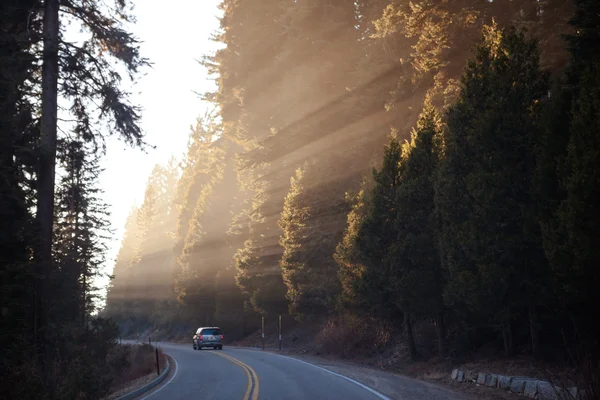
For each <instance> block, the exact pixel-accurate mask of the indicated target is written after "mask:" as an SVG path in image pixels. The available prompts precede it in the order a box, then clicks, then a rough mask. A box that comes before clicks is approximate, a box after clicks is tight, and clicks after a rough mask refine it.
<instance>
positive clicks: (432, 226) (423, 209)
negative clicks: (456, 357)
mask: <svg viewBox="0 0 600 400" xmlns="http://www.w3.org/2000/svg"><path fill="white" fill-rule="evenodd" d="M411 136H412V138H411V142H410V143H407V144H406V145H405V147H404V154H403V158H404V161H403V171H402V185H400V187H399V188H398V190H397V197H396V207H397V217H396V229H397V231H398V238H397V241H396V243H395V244H394V245H393V248H392V249H391V252H390V255H389V258H388V259H387V262H388V263H389V264H390V268H391V279H392V284H393V286H394V288H395V289H394V292H395V293H396V296H397V298H398V303H399V304H401V309H402V310H403V311H404V312H406V313H411V314H414V315H421V316H426V317H431V318H433V319H434V320H435V323H436V328H437V332H438V347H439V354H440V356H443V355H444V338H445V329H444V311H445V307H444V304H443V299H442V294H443V289H444V287H445V273H444V271H443V270H442V266H441V260H440V257H439V242H438V228H439V227H438V225H437V221H436V213H435V204H434V186H433V182H434V178H435V172H436V168H437V165H438V158H439V153H440V150H441V138H442V123H441V119H440V116H439V115H438V114H437V111H436V110H435V108H434V107H433V106H432V105H431V103H430V102H429V100H428V101H426V103H425V107H424V109H423V112H422V114H421V116H420V118H419V121H418V123H417V127H416V129H413V132H412V135H411Z"/></svg>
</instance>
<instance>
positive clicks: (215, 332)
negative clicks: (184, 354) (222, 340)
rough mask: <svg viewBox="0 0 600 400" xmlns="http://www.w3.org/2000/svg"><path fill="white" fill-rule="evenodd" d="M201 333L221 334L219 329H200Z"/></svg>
mask: <svg viewBox="0 0 600 400" xmlns="http://www.w3.org/2000/svg"><path fill="white" fill-rule="evenodd" d="M202 334H203V335H212V336H218V335H220V334H221V330H220V329H202Z"/></svg>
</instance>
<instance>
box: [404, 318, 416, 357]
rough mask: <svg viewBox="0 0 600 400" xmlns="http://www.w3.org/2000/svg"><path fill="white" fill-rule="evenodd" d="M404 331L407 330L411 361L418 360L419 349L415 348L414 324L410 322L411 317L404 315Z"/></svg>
mask: <svg viewBox="0 0 600 400" xmlns="http://www.w3.org/2000/svg"><path fill="white" fill-rule="evenodd" d="M404 329H405V330H406V342H407V344H408V353H409V354H410V358H411V359H413V360H414V359H416V358H417V347H416V346H415V337H414V335H413V329H412V322H411V321H410V315H409V314H408V313H404Z"/></svg>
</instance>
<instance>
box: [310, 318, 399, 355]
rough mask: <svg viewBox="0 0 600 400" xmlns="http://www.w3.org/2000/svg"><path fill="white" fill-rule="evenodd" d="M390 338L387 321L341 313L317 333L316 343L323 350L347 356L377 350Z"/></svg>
mask: <svg viewBox="0 0 600 400" xmlns="http://www.w3.org/2000/svg"><path fill="white" fill-rule="evenodd" d="M391 338H392V329H391V326H390V325H389V324H388V323H385V322H382V321H379V320H376V319H374V318H360V317H357V316H353V315H342V316H337V317H333V318H330V319H329V320H328V321H327V323H326V324H325V326H324V327H323V329H322V330H321V332H319V334H318V335H317V344H319V345H320V346H321V347H322V349H323V351H325V352H327V353H331V354H335V355H338V356H341V357H348V356H349V355H350V354H353V353H355V352H357V351H367V352H373V351H376V352H379V351H382V350H383V349H384V348H386V347H387V346H388V345H389V344H390V342H391Z"/></svg>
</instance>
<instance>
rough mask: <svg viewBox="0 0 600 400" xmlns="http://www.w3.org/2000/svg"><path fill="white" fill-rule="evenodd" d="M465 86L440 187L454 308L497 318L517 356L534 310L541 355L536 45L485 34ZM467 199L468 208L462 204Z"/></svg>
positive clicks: (509, 34) (540, 86)
mask: <svg viewBox="0 0 600 400" xmlns="http://www.w3.org/2000/svg"><path fill="white" fill-rule="evenodd" d="M462 82H463V89H462V90H461V96H460V98H459V100H458V102H457V104H456V105H455V106H453V107H452V108H451V109H450V111H449V116H448V128H449V129H448V135H447V137H446V138H445V142H446V144H447V148H446V153H445V157H446V158H447V160H446V161H445V162H444V163H443V164H442V166H441V174H440V180H439V184H438V199H439V201H438V204H439V210H440V214H441V219H442V223H443V226H444V229H447V233H446V234H445V235H447V234H451V235H453V236H454V237H455V239H453V240H452V242H447V243H445V244H444V245H443V247H445V248H442V252H443V254H444V258H445V260H444V262H445V265H446V267H447V268H448V269H449V271H450V276H451V279H450V283H449V286H448V288H447V291H446V296H447V301H448V303H449V304H454V303H455V302H462V303H463V304H464V305H465V306H466V307H471V310H472V312H474V313H483V314H482V315H487V316H494V317H495V318H496V321H498V322H499V323H500V325H501V326H502V331H503V335H504V339H505V348H506V351H507V352H509V353H512V352H513V351H514V340H513V336H512V334H513V332H512V331H513V329H512V327H511V324H512V323H513V321H514V319H515V315H516V314H518V313H520V312H521V311H522V310H528V314H529V319H530V327H531V342H532V347H533V351H534V353H536V354H537V350H538V344H539V343H538V341H537V329H538V328H537V322H536V320H537V313H538V306H539V305H540V303H539V302H540V301H541V299H542V294H543V293H541V290H542V288H541V287H540V282H544V281H545V280H546V279H547V277H548V270H547V268H546V265H547V264H546V261H545V259H544V255H543V252H542V249H541V236H540V232H539V227H538V225H537V220H536V215H537V206H536V203H535V198H536V197H535V188H534V168H535V157H534V155H535V147H534V146H535V144H536V141H537V140H538V132H539V124H538V120H539V113H540V108H539V104H540V100H541V99H542V98H543V96H544V95H546V94H547V91H548V87H547V78H546V74H545V73H543V72H542V71H541V70H540V67H539V55H538V51H537V46H536V42H535V41H531V40H528V39H526V38H525V36H524V34H523V33H522V32H519V31H517V30H515V29H507V30H505V31H501V30H500V29H498V28H497V27H496V26H491V27H486V28H485V30H484V40H483V43H482V44H481V45H480V46H478V48H477V53H476V57H475V59H474V60H472V61H470V62H469V64H468V66H467V68H466V71H465V75H464V77H463V81H462ZM455 152H458V153H459V154H455ZM451 181H453V184H454V187H453V188H450V187H449V186H448V183H449V182H451ZM458 188H459V189H460V190H461V191H464V192H463V193H460V192H457V189H458ZM455 196H459V197H455ZM464 197H466V198H467V199H468V203H467V204H468V208H467V207H465V203H464V202H462V203H461V202H460V199H463V198H464ZM449 202H453V203H455V204H450V203H449ZM457 203H458V204H457ZM457 207H458V210H457V209H456V208H457ZM447 237H448V236H446V238H447ZM454 246H456V247H458V248H456V247H454ZM453 247H454V248H453ZM454 254H458V255H459V257H460V256H462V257H463V258H464V257H465V256H466V260H464V259H463V260H460V258H458V257H456V256H454ZM454 257H456V259H455V258H454ZM542 287H543V284H542ZM466 288H468V291H467V290H466Z"/></svg>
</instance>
